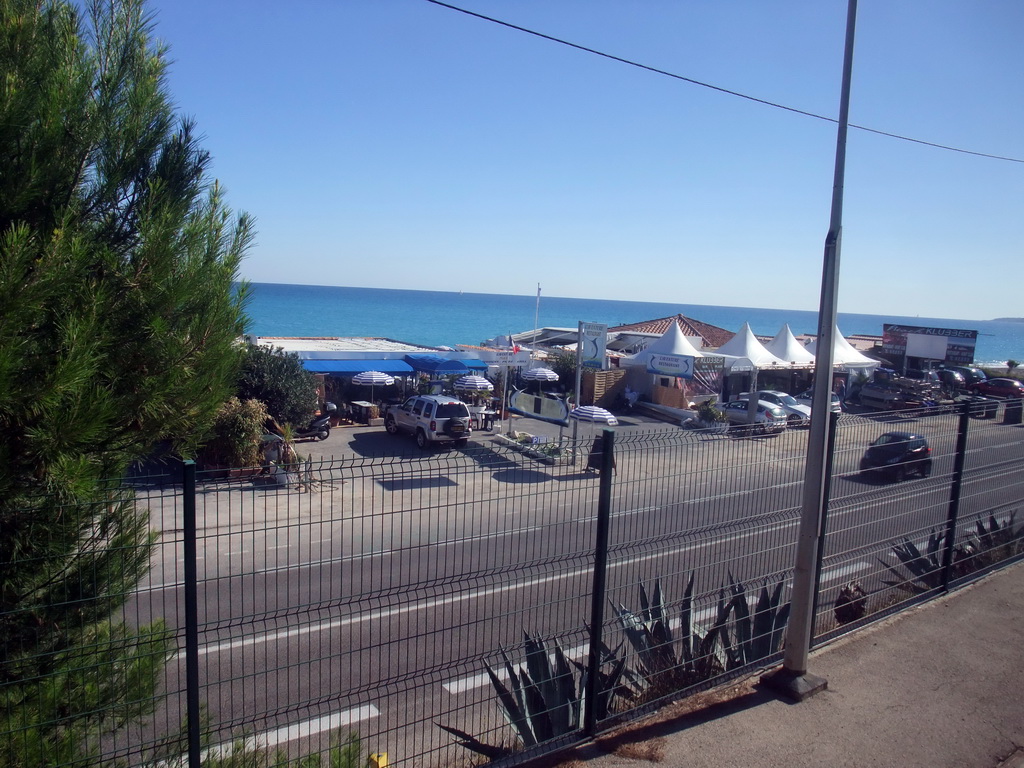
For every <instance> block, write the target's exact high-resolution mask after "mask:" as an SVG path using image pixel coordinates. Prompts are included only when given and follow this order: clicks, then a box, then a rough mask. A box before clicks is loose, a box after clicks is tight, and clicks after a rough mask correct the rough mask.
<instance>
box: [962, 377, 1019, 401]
mask: <svg viewBox="0 0 1024 768" xmlns="http://www.w3.org/2000/svg"><path fill="white" fill-rule="evenodd" d="M971 394H972V395H986V396H988V397H1024V382H1021V381H1019V380H1018V379H988V380H987V381H979V382H976V383H974V384H972V385H971Z"/></svg>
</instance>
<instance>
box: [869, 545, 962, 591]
mask: <svg viewBox="0 0 1024 768" xmlns="http://www.w3.org/2000/svg"><path fill="white" fill-rule="evenodd" d="M945 538H946V536H945V534H944V533H936V532H935V529H934V528H933V529H932V532H931V534H930V535H929V536H928V550H927V553H926V554H923V553H922V552H921V550H919V549H918V548H917V547H916V546H914V543H913V542H912V541H911V540H910V539H908V538H904V539H903V541H902V542H901V543H900V544H894V545H893V547H892V551H893V554H895V555H896V557H898V558H899V560H900V562H901V563H902V564H903V566H904V567H905V568H906V569H907V570H908V571H909V572H910V578H907V577H906V576H905V575H904V574H902V573H900V572H899V571H898V570H896V568H894V567H893V566H891V565H889V564H888V563H887V562H885V561H884V560H881V559H880V560H879V562H880V563H881V564H882V565H884V566H885V568H886V570H888V571H889V573H891V574H893V575H894V576H895V577H896V581H886V580H885V579H882V583H883V584H887V585H889V586H890V587H896V588H897V589H902V590H903V591H904V592H909V593H910V594H912V595H920V594H924V593H925V592H929V591H931V590H933V589H936V588H938V587H941V586H942V563H941V561H940V559H939V558H940V551H941V549H942V542H943V540H944V539H945Z"/></svg>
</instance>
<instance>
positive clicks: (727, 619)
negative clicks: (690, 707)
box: [615, 574, 790, 701]
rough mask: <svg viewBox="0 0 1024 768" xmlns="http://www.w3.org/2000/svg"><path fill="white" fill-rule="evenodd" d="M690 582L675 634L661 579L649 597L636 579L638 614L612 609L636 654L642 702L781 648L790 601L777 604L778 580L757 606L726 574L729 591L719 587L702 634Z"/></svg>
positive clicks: (749, 662)
mask: <svg viewBox="0 0 1024 768" xmlns="http://www.w3.org/2000/svg"><path fill="white" fill-rule="evenodd" d="M693 582H694V577H693V574H690V578H689V581H688V582H687V584H686V591H685V593H684V595H683V601H682V603H681V604H680V606H679V614H678V624H679V627H680V629H679V635H678V637H677V636H676V634H675V633H674V632H673V630H672V624H673V623H674V622H673V620H672V615H671V613H670V612H669V609H668V606H667V605H666V602H665V596H664V592H663V591H662V588H661V580H660V579H658V580H656V581H655V583H654V592H653V594H651V595H650V596H648V593H647V590H646V589H645V588H644V585H643V582H641V583H640V610H639V611H638V612H633V611H630V610H629V609H627V608H625V607H624V606H622V605H619V606H616V607H615V611H616V615H617V616H618V619H619V623H620V624H621V625H622V628H623V631H624V632H625V634H626V639H627V640H628V641H629V643H630V645H632V646H633V650H634V651H635V652H636V657H637V670H636V673H637V675H638V676H639V678H640V680H642V688H643V698H644V699H645V700H647V701H653V700H656V699H659V698H662V697H664V696H667V695H670V694H672V693H676V692H679V691H682V690H684V689H686V688H689V687H690V686H693V685H697V684H698V683H701V682H704V681H705V680H709V679H711V678H712V677H714V676H716V675H719V674H721V673H722V672H724V671H728V670H732V669H738V668H740V667H744V666H746V665H748V664H752V663H754V662H757V661H760V660H762V659H766V658H768V657H769V656H771V655H772V654H774V653H776V652H777V651H778V650H779V649H780V648H781V647H782V640H783V636H784V634H785V629H786V624H787V623H788V620H789V610H790V605H789V603H786V604H785V605H782V603H781V598H782V581H781V580H780V581H779V583H778V584H777V585H776V586H775V588H774V589H773V590H772V591H771V592H770V593H769V591H768V588H767V586H764V587H762V588H761V592H760V595H759V597H758V600H757V603H756V605H754V606H751V605H750V604H749V603H748V600H747V595H746V590H745V589H744V587H743V585H742V584H740V583H739V582H736V581H735V580H734V579H733V578H732V575H731V574H730V575H729V589H728V593H727V591H726V590H725V589H722V590H720V592H719V595H718V604H717V607H716V610H715V619H714V621H713V623H712V624H711V626H710V628H709V629H708V631H707V632H706V633H704V634H701V632H700V631H699V628H698V626H697V624H696V622H695V621H694V619H693ZM727 594H728V597H729V599H726V597H727Z"/></svg>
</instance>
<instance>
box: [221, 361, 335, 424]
mask: <svg viewBox="0 0 1024 768" xmlns="http://www.w3.org/2000/svg"><path fill="white" fill-rule="evenodd" d="M238 397H239V398H240V399H242V400H246V399H249V398H255V399H257V400H260V401H262V402H263V403H264V404H265V405H266V406H267V412H268V413H270V415H271V416H272V417H273V418H274V419H275V420H277V421H278V422H280V423H281V424H293V425H295V426H297V427H304V426H306V424H307V423H308V422H309V421H310V419H312V418H313V413H314V412H315V411H316V406H317V391H316V377H315V376H314V375H313V374H312V373H310V372H309V371H307V370H306V369H305V368H304V367H303V365H302V360H301V359H300V358H299V356H298V355H297V354H295V353H294V352H285V351H284V350H283V349H280V348H278V349H272V348H270V347H267V346H261V345H257V344H247V345H246V349H245V361H244V362H243V364H242V372H241V374H240V376H239V379H238Z"/></svg>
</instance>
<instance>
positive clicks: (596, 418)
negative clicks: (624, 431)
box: [569, 405, 619, 463]
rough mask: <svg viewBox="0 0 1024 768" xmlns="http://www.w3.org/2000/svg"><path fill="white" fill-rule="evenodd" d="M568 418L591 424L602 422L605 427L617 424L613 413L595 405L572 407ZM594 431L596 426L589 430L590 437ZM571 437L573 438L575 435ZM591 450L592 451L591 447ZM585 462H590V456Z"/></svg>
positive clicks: (617, 421)
mask: <svg viewBox="0 0 1024 768" xmlns="http://www.w3.org/2000/svg"><path fill="white" fill-rule="evenodd" d="M569 418H570V419H574V420H575V421H576V422H581V421H589V422H590V423H591V424H595V425H596V424H604V425H605V426H607V427H615V426H618V424H619V420H618V419H616V418H615V415H614V414H613V413H611V412H610V411H607V410H605V409H604V408H600V407H598V406H596V405H581V406H579V407H578V408H573V409H572V410H571V411H569ZM596 431H597V428H596V427H593V428H592V429H591V430H590V436H591V438H593V436H594V432H596ZM573 439H574V440H575V436H574V438H573ZM591 450H592V451H593V449H591ZM587 462H588V463H589V462H590V458H588V459H587Z"/></svg>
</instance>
